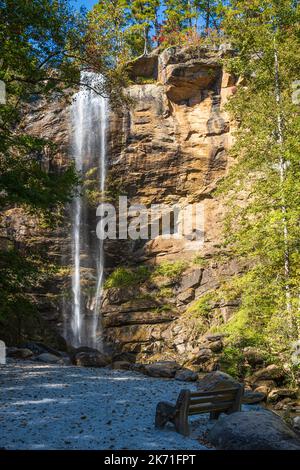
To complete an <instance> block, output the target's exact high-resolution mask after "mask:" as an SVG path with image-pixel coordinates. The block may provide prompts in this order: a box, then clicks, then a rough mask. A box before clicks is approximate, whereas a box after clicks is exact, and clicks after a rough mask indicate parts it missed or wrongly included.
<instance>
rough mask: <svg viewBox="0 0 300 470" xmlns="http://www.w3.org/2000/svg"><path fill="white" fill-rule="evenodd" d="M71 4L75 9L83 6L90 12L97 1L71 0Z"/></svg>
mask: <svg viewBox="0 0 300 470" xmlns="http://www.w3.org/2000/svg"><path fill="white" fill-rule="evenodd" d="M73 3H74V5H75V6H76V7H77V8H80V7H81V6H84V7H86V8H87V9H88V10H90V9H91V8H92V6H93V5H95V3H98V0H73Z"/></svg>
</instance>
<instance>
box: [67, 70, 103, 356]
mask: <svg viewBox="0 0 300 470" xmlns="http://www.w3.org/2000/svg"><path fill="white" fill-rule="evenodd" d="M81 82H82V84H83V85H82V87H81V89H80V91H79V92H78V93H77V94H76V95H75V96H74V99H73V102H72V108H71V113H72V116H71V119H72V155H73V158H74V160H75V166H76V170H77V171H78V172H79V174H80V175H81V179H82V185H83V186H84V184H85V180H86V179H90V177H91V175H92V176H93V177H94V175H96V178H97V186H98V188H97V189H98V190H100V192H102V193H103V191H104V189H105V176H106V154H107V151H106V131H107V115H108V109H107V108H108V105H107V100H106V99H105V98H103V97H102V96H100V95H99V94H97V93H96V92H95V91H94V90H95V89H99V88H101V84H102V77H101V76H99V75H97V74H95V73H92V72H86V71H85V72H82V73H81ZM85 85H88V87H87V86H85ZM90 213H91V208H90V207H89V204H88V201H87V200H86V197H85V195H84V191H83V188H78V195H77V196H76V197H75V198H74V201H73V229H72V253H73V269H74V270H73V276H72V292H73V303H72V321H71V330H72V331H71V335H70V334H69V335H67V336H68V337H69V338H70V337H71V338H70V341H71V342H72V344H73V345H74V346H91V347H97V348H101V338H98V339H97V331H98V329H99V328H98V323H99V315H100V301H101V295H102V285H103V270H104V247H103V242H102V241H100V240H98V239H96V235H95V232H93V235H91V233H92V231H94V229H95V226H96V221H94V226H93V227H91V226H90V217H91V214H90ZM95 263H96V266H95ZM92 268H96V272H97V278H96V281H95V280H94V281H92V280H91V279H90V277H88V279H87V273H89V272H90V270H91V269H92ZM87 280H88V284H89V286H90V284H91V283H92V282H94V288H95V291H96V294H95V296H93V299H92V300H91V299H90V296H89V295H88V294H86V292H83V287H82V286H83V284H86V283H87Z"/></svg>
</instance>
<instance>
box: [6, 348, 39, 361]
mask: <svg viewBox="0 0 300 470" xmlns="http://www.w3.org/2000/svg"><path fill="white" fill-rule="evenodd" d="M6 355H7V357H12V358H14V359H28V358H30V357H32V356H33V352H32V351H31V350H30V349H27V348H14V347H11V348H7V349H6Z"/></svg>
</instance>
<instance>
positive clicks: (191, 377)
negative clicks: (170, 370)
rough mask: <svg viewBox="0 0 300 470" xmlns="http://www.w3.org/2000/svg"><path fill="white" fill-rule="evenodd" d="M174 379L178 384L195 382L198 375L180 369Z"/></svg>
mask: <svg viewBox="0 0 300 470" xmlns="http://www.w3.org/2000/svg"><path fill="white" fill-rule="evenodd" d="M175 379H176V380H179V381H180V382H195V381H196V380H197V379H198V374H196V372H193V371H192V370H188V369H182V370H178V371H177V372H176V374H175Z"/></svg>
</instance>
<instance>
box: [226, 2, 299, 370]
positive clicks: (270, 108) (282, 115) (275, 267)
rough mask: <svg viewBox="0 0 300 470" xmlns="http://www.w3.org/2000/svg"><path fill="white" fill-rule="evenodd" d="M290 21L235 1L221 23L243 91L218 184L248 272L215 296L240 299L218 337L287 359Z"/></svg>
mask: <svg viewBox="0 0 300 470" xmlns="http://www.w3.org/2000/svg"><path fill="white" fill-rule="evenodd" d="M299 14H300V10H299V5H298V4H297V3H295V2H293V1H290V0H277V1H276V0H274V1H257V0H252V1H249V0H248V1H244V0H235V1H232V2H230V6H229V7H227V8H226V9H225V20H224V24H223V27H224V28H225V32H226V33H227V35H228V37H229V38H230V41H231V43H232V46H233V48H234V49H235V51H236V54H235V56H234V57H233V58H231V59H228V60H227V61H226V63H227V67H228V68H229V69H230V70H231V71H232V72H234V73H235V74H236V75H237V76H242V77H243V81H242V83H245V85H244V86H240V87H239V89H238V93H237V94H236V95H235V97H234V98H233V99H232V100H231V101H230V104H229V110H230V111H231V112H232V115H233V116H234V117H235V118H236V120H237V122H239V123H240V124H239V129H238V131H237V135H236V143H235V145H234V147H233V149H232V155H234V156H236V158H237V163H236V165H234V167H233V168H232V170H231V172H230V174H229V176H228V178H227V179H226V180H225V182H224V187H225V188H226V193H227V197H228V207H229V208H230V209H229V212H228V218H227V225H226V230H227V233H229V236H228V237H227V243H228V247H230V249H231V250H232V254H233V255H234V256H238V257H239V258H242V259H244V260H245V261H246V264H247V265H248V269H247V271H246V272H245V273H244V274H243V275H240V276H237V277H236V278H235V280H234V282H231V283H229V284H228V285H227V286H226V287H225V289H224V291H223V294H224V292H226V294H224V295H228V296H229V297H230V296H237V297H238V296H240V298H241V306H240V308H239V311H238V312H237V314H236V315H235V317H234V318H233V319H232V320H231V321H230V322H229V324H228V325H227V329H228V331H230V332H231V333H232V335H233V336H234V335H235V337H236V338H238V340H239V341H242V342H243V341H244V342H245V341H246V342H247V341H248V342H249V341H250V342H251V341H258V342H261V343H263V344H264V345H265V346H267V347H269V348H270V350H271V351H272V352H275V353H279V354H282V357H284V360H287V361H288V360H289V357H290V356H291V351H290V347H291V343H292V341H293V340H295V339H298V338H299V331H300V330H299V325H300V321H299V291H300V269H299V261H300V242H299V240H300V224H299V222H300V220H299V204H300V191H299V189H300V184H299V181H300V179H299V178H300V165H299V157H300V144H299V139H298V138H297V134H299V132H300V110H299V107H297V105H295V104H294V103H293V101H292V92H293V81H294V80H297V78H298V77H299V76H300V53H299V32H300V28H299ZM242 192H243V194H244V196H243V201H244V202H243V203H242V204H239V200H240V199H241V193H242ZM246 195H247V196H246ZM245 198H246V200H245Z"/></svg>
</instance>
